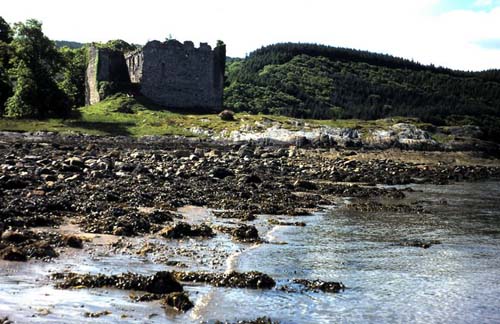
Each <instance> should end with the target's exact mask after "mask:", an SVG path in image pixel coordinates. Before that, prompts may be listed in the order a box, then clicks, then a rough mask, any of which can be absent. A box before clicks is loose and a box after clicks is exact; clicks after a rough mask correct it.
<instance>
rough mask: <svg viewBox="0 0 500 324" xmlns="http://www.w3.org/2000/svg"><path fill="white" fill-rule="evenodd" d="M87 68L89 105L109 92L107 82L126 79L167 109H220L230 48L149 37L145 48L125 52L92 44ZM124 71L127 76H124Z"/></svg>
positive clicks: (124, 81) (109, 83)
mask: <svg viewBox="0 0 500 324" xmlns="http://www.w3.org/2000/svg"><path fill="white" fill-rule="evenodd" d="M89 54H90V59H89V66H88V68H87V82H86V85H87V102H86V103H87V104H88V105H89V104H94V103H96V102H99V101H100V100H102V99H104V97H105V96H106V94H105V92H106V91H104V89H102V87H103V86H109V87H111V88H113V87H116V86H117V85H119V86H120V87H123V85H124V83H127V84H128V85H129V86H130V87H129V88H136V89H139V91H140V93H141V94H142V95H143V96H144V97H146V98H148V99H150V100H151V101H153V102H155V103H157V104H159V105H162V106H164V107H166V108H179V109H200V110H220V109H221V108H222V100H223V90H224V68H225V59H226V50H225V46H224V45H219V46H217V47H216V48H214V49H212V48H211V47H210V46H209V45H208V44H206V43H201V44H200V46H199V47H198V48H196V47H195V46H194V44H193V42H189V41H187V42H184V43H180V42H178V41H176V40H168V41H166V42H163V43H162V42H159V41H151V42H148V43H147V44H146V45H145V46H144V47H143V48H142V49H141V50H138V51H135V52H131V53H127V54H125V55H124V54H122V53H121V52H116V51H110V50H107V49H97V48H95V47H92V48H91V49H90V51H89ZM123 71H127V72H128V75H126V76H124V75H123Z"/></svg>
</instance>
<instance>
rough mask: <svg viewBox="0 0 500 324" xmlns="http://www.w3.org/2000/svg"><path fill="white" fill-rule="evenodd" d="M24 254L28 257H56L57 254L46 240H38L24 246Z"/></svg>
mask: <svg viewBox="0 0 500 324" xmlns="http://www.w3.org/2000/svg"><path fill="white" fill-rule="evenodd" d="M23 250H25V251H26V254H27V255H28V256H29V257H30V258H37V259H46V258H49V259H50V258H57V257H58V256H59V254H57V252H56V251H55V250H54V248H53V247H52V246H51V245H50V243H49V242H47V241H38V242H35V243H33V244H30V245H27V246H26V247H24V249H23Z"/></svg>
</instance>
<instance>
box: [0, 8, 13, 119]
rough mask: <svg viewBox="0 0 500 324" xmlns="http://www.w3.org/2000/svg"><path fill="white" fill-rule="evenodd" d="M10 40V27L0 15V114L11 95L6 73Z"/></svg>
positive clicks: (9, 54) (9, 55) (9, 53)
mask: <svg viewBox="0 0 500 324" xmlns="http://www.w3.org/2000/svg"><path fill="white" fill-rule="evenodd" d="M11 41H12V29H11V28H10V25H9V24H8V23H7V22H6V21H5V20H4V19H3V18H2V17H0V116H1V115H3V111H4V105H5V101H6V100H7V98H9V97H10V96H11V95H12V86H11V83H10V80H9V76H8V73H7V70H8V69H9V68H10V65H9V60H10V57H11V50H10V45H9V44H10V43H11Z"/></svg>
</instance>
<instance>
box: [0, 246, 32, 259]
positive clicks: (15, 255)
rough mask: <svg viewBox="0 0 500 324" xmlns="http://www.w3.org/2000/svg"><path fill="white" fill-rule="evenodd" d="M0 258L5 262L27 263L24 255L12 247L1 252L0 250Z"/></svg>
mask: <svg viewBox="0 0 500 324" xmlns="http://www.w3.org/2000/svg"><path fill="white" fill-rule="evenodd" d="M0 258H2V260H7V261H21V262H25V261H28V257H27V256H26V254H25V253H24V252H23V251H21V250H19V249H17V248H16V247H14V246H8V247H6V248H4V249H3V250H0Z"/></svg>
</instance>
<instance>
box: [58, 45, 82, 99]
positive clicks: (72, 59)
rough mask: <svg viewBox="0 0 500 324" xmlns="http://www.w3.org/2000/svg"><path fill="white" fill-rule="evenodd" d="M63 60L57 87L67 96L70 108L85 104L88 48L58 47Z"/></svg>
mask: <svg viewBox="0 0 500 324" xmlns="http://www.w3.org/2000/svg"><path fill="white" fill-rule="evenodd" d="M60 52H61V54H62V57H63V60H64V67H63V69H62V73H61V76H60V80H58V84H59V87H60V88H61V89H62V91H64V93H65V94H66V96H67V97H68V100H69V104H70V106H71V107H72V108H76V107H81V106H83V105H85V71H86V69H87V63H88V57H87V53H88V49H87V47H82V48H78V49H71V48H68V47H63V48H61V49H60Z"/></svg>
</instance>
